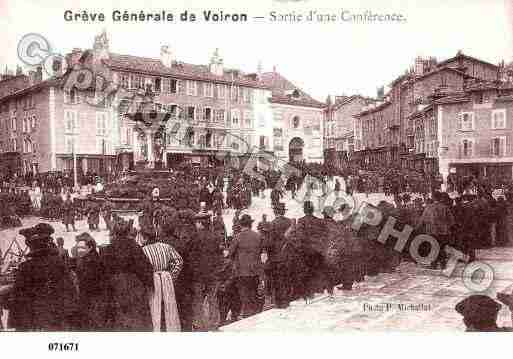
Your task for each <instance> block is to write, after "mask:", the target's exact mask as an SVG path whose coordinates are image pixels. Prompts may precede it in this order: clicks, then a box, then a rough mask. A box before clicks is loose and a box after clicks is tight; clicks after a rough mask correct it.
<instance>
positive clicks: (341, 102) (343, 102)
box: [332, 95, 376, 110]
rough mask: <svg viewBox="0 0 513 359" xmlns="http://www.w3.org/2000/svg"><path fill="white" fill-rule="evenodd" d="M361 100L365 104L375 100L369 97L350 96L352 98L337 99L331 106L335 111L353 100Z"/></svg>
mask: <svg viewBox="0 0 513 359" xmlns="http://www.w3.org/2000/svg"><path fill="white" fill-rule="evenodd" d="M358 99H361V100H363V101H365V102H367V103H368V102H375V101H376V100H375V99H372V98H369V97H363V96H362V95H352V96H344V97H343V98H339V99H338V101H337V100H335V104H334V105H333V107H332V108H333V110H336V109H338V108H340V107H342V106H344V105H347V104H349V103H351V102H353V101H355V100H358Z"/></svg>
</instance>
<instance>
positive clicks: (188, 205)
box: [9, 166, 513, 331]
mask: <svg viewBox="0 0 513 359" xmlns="http://www.w3.org/2000/svg"><path fill="white" fill-rule="evenodd" d="M308 174H316V175H317V176H319V175H320V177H317V178H318V179H319V181H318V182H317V184H314V183H312V184H310V183H307V182H306V181H305V178H306V176H307V175H308ZM262 175H263V178H265V181H256V180H255V179H254V178H252V177H249V176H246V175H245V174H243V173H242V172H237V171H232V172H231V173H230V174H229V175H227V176H226V175H221V174H219V172H211V173H194V172H189V171H179V172H176V173H174V174H173V175H172V176H171V181H174V182H175V183H176V188H177V189H178V188H179V189H182V190H184V191H186V192H187V191H189V192H190V193H189V195H187V196H185V195H184V196H181V195H180V194H179V193H181V192H179V191H178V192H176V198H173V200H172V201H171V202H169V201H167V202H163V201H161V199H160V196H159V190H158V189H155V190H154V191H152V193H151V196H149V197H148V198H147V199H146V200H144V201H143V202H142V204H141V209H142V215H141V216H140V218H139V221H138V222H139V228H138V229H137V230H136V229H135V228H134V223H133V220H125V219H123V218H121V217H119V216H117V215H116V214H115V212H114V211H113V210H112V204H111V203H109V201H108V200H106V201H103V202H99V203H97V202H94V201H92V202H90V203H89V205H88V206H87V208H86V216H87V223H88V225H89V230H90V231H89V232H84V233H81V234H78V235H77V236H76V244H75V246H74V247H73V248H71V250H70V251H69V252H68V250H67V249H65V248H64V247H63V240H62V238H56V239H55V241H54V239H53V238H52V234H53V232H54V229H53V228H52V226H50V225H48V224H46V223H41V224H38V225H36V226H34V227H31V228H25V229H23V230H21V231H20V234H21V235H23V236H25V238H26V240H25V243H26V244H27V246H28V247H29V249H30V252H29V254H28V256H27V260H26V261H25V262H23V263H22V264H21V265H20V267H19V269H18V272H17V277H16V282H15V285H14V290H13V294H12V297H11V300H10V302H9V309H10V313H11V314H10V326H11V327H13V328H15V329H17V330H22V331H23V330H88V331H104V330H119V331H130V330H136V331H142V330H149V331H150V330H154V331H180V330H181V331H212V330H216V329H218V328H219V327H220V326H222V325H225V324H227V323H229V322H231V321H235V320H238V319H240V318H245V317H248V316H252V315H254V314H256V313H258V312H260V311H262V310H263V309H264V308H268V307H270V306H274V307H276V308H286V307H287V306H288V305H289V304H290V303H291V302H292V301H295V300H298V299H304V300H306V301H307V302H308V301H309V300H310V299H311V298H313V296H314V295H315V294H316V293H324V292H326V293H328V295H329V296H330V297H332V296H334V293H335V289H336V288H338V289H340V290H342V291H350V290H352V289H353V288H354V286H355V284H356V283H359V282H362V281H365V280H366V279H367V278H369V277H373V276H376V275H378V274H379V273H390V272H393V271H395V270H397V268H398V266H399V265H400V264H401V262H403V261H410V262H415V260H416V259H415V258H412V257H411V255H410V252H409V251H404V252H397V251H396V250H395V249H394V246H395V240H394V239H393V238H389V239H388V240H387V241H386V242H385V244H382V243H381V242H380V241H378V240H377V239H378V237H379V234H380V233H381V230H382V229H383V227H384V226H385V223H386V222H387V220H388V218H389V217H393V218H395V220H396V225H395V227H394V228H395V229H396V230H399V231H400V230H401V229H402V228H403V227H404V226H405V225H409V226H411V227H412V228H413V232H414V233H417V234H429V235H431V236H432V237H434V238H436V239H437V240H438V242H439V243H440V245H441V248H442V250H441V251H440V255H438V256H437V258H436V259H435V260H434V261H433V262H431V263H430V264H429V265H430V267H431V268H433V269H443V268H444V267H445V266H446V264H447V259H448V258H447V252H446V251H445V250H443V248H444V246H446V245H450V246H451V247H453V248H456V249H458V250H460V251H461V252H463V253H464V254H465V255H467V256H468V258H470V260H473V259H475V258H476V257H477V256H478V252H477V251H478V250H479V249H485V248H491V247H497V246H503V247H506V246H511V245H512V244H513V243H512V239H513V233H511V231H512V230H513V192H509V191H507V192H506V193H505V194H504V196H503V197H500V198H498V199H496V198H494V197H493V196H492V194H491V193H490V192H489V191H486V187H484V186H481V187H478V190H477V191H467V190H465V191H464V192H463V193H462V195H460V196H457V197H456V198H453V199H451V197H450V196H449V195H448V193H447V192H441V191H439V190H438V189H437V188H436V187H437V186H436V185H433V187H432V188H431V190H430V191H429V192H430V195H427V196H426V195H424V196H423V195H418V196H417V195H416V194H415V191H413V190H411V188H412V187H411V185H409V183H410V182H411V181H410V182H408V180H407V181H405V183H400V185H399V187H398V189H397V193H396V190H395V189H394V190H392V191H391V193H392V194H394V196H393V201H392V203H391V202H387V201H385V200H383V201H380V202H379V203H378V204H377V205H376V206H373V207H374V208H375V209H377V210H379V211H380V213H381V214H382V219H381V221H380V223H378V224H377V225H370V224H365V223H361V224H360V225H358V226H354V223H355V221H357V216H358V213H357V212H355V211H354V210H355V208H351V207H350V206H351V204H350V203H347V202H344V201H343V202H341V203H338V205H337V207H334V206H330V205H325V206H324V207H323V208H315V207H316V206H317V202H316V203H315V204H314V202H313V199H312V198H311V194H310V189H311V188H310V186H312V188H314V186H320V187H321V188H319V191H318V193H320V195H321V196H322V195H326V194H327V193H328V183H330V184H332V183H334V187H333V189H334V192H335V193H336V195H337V197H338V196H339V195H340V192H341V191H342V187H344V188H345V191H346V194H347V195H350V194H352V192H353V191H361V192H365V188H361V186H359V185H355V186H354V187H353V185H352V184H351V181H352V180H353V179H354V178H356V179H357V180H359V179H360V176H358V175H355V176H354V177H349V176H348V177H346V178H345V179H342V178H337V179H334V180H332V179H330V174H329V173H326V172H325V173H323V172H322V171H319V169H318V168H316V167H314V169H313V170H312V169H311V168H309V167H307V166H303V167H302V172H299V173H298V174H296V175H294V176H289V178H288V180H287V181H285V183H281V181H280V178H281V174H280V172H279V171H271V170H268V171H265V172H263V173H262ZM362 177H363V176H362ZM389 178H392V177H389ZM404 178H406V179H409V178H411V177H410V176H407V175H405V176H404ZM341 182H345V186H342V184H341ZM319 183H320V184H319ZM384 183H387V182H384ZM433 183H435V182H433ZM302 186H308V188H307V189H306V193H307V195H306V196H305V199H304V201H303V211H304V216H303V217H301V218H297V219H296V218H289V217H287V215H286V214H287V208H286V204H285V203H284V202H283V199H284V197H285V192H286V191H289V192H290V196H291V197H294V196H295V195H296V192H297V191H298V190H300V189H301V188H302ZM393 186H395V185H393ZM265 188H272V190H271V194H270V199H269V200H270V205H271V208H272V211H273V213H274V219H273V220H268V219H267V216H266V215H263V217H262V220H261V221H260V222H259V223H258V224H256V225H254V219H253V218H252V217H251V216H250V215H249V214H247V213H244V210H245V209H247V208H248V207H250V206H251V201H252V197H253V198H254V197H256V196H261V195H262V194H263V190H264V189H265ZM368 191H369V192H370V191H371V189H369V190H368ZM474 192H475V193H474ZM420 193H421V194H422V192H420ZM182 197H183V198H182ZM191 198H193V199H191ZM318 203H321V201H319V202H318ZM59 208H60V210H61V218H62V220H63V222H64V224H65V225H66V229H68V230H73V231H76V228H75V223H74V222H75V220H76V218H77V213H76V211H77V209H76V205H75V204H74V201H73V198H72V195H71V194H70V193H67V195H66V197H65V198H64V200H62V202H61V203H60V204H59ZM226 208H233V209H235V215H234V219H233V225H232V233H228V232H227V230H226V225H225V223H224V219H223V216H222V215H223V211H224V210H225V209H226ZM316 209H317V210H319V211H317V213H319V212H321V213H322V218H321V217H318V216H316V215H315V213H316ZM348 213H349V214H348ZM100 217H102V218H103V220H104V222H105V226H106V228H105V229H106V230H108V231H109V234H110V243H109V244H108V245H101V246H98V245H97V242H96V240H95V238H94V237H95V234H94V233H95V231H98V230H100V228H99V223H100ZM412 237H413V236H412ZM428 250H429V248H423V247H421V248H420V249H419V251H420V253H421V254H422V253H424V252H425V251H428ZM476 300H478V301H479V300H481V302H480V303H485V304H483V305H490V302H489V301H487V300H484V302H483V299H482V298H477V299H476ZM473 305H474V304H473V302H471V303H470V304H469V303H467V302H465V303H464V304H460V305H459V306H457V308H456V310H457V311H458V312H460V313H462V314H463V315H464V317H465V315H467V318H466V319H465V320H464V322H465V324H466V325H467V328H469V329H471V328H473V329H480V328H481V329H483V328H484V326H482V325H481V324H482V323H481V322H479V320H480V319H479V320H478V319H476V318H475V313H472V311H471V310H468V309H465V308H468V307H472V308H474V307H473ZM492 307H494V306H492ZM490 312H493V310H491V311H490ZM468 313H470V314H468ZM483 313H485V312H484V310H483ZM486 314H487V315H488V314H489V312H486ZM495 314H496V313H495ZM483 315H484V314H483ZM468 316H471V318H470V319H469V318H468ZM480 323H481V324H480ZM480 325H481V326H480ZM486 325H487V327H486V328H488V329H490V328H491V326H490V325H491V323H490V320H488V321H487V324H486ZM486 328H485V329H486ZM485 329H483V330H485Z"/></svg>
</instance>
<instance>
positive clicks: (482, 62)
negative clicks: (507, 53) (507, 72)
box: [437, 51, 498, 69]
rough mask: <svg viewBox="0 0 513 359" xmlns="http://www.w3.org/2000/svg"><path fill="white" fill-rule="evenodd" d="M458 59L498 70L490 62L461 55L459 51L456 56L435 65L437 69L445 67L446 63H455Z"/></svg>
mask: <svg viewBox="0 0 513 359" xmlns="http://www.w3.org/2000/svg"><path fill="white" fill-rule="evenodd" d="M459 59H464V60H470V61H474V62H479V63H481V64H483V65H486V66H489V67H493V68H495V69H497V68H498V66H497V65H494V64H492V63H490V62H487V61H484V60H481V59H478V58H476V57H472V56H468V55H465V54H464V53H462V52H461V51H459V52H458V53H457V54H456V56H454V57H451V58H450V59H447V60H444V61H442V62H439V63H438V64H437V66H438V67H440V66H446V65H447V64H448V63H451V62H455V61H457V60H459Z"/></svg>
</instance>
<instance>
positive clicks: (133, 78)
mask: <svg viewBox="0 0 513 359" xmlns="http://www.w3.org/2000/svg"><path fill="white" fill-rule="evenodd" d="M129 85H130V87H129V88H130V89H136V88H138V86H139V76H137V75H130V82H129Z"/></svg>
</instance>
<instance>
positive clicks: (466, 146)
mask: <svg viewBox="0 0 513 359" xmlns="http://www.w3.org/2000/svg"><path fill="white" fill-rule="evenodd" d="M473 144H474V140H468V139H465V140H463V141H461V155H462V156H463V157H472V148H473Z"/></svg>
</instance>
